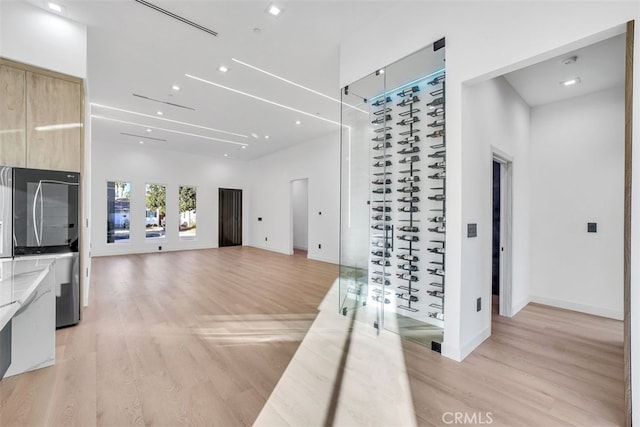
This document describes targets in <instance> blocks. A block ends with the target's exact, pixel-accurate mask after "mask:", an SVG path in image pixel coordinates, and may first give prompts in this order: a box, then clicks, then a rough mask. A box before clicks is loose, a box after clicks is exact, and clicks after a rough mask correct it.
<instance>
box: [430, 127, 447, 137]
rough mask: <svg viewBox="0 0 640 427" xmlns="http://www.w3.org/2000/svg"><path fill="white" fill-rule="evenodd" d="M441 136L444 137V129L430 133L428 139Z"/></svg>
mask: <svg viewBox="0 0 640 427" xmlns="http://www.w3.org/2000/svg"><path fill="white" fill-rule="evenodd" d="M441 136H444V130H442V129H440V130H437V131H435V132H433V133H430V134H429V135H427V138H440V137H441Z"/></svg>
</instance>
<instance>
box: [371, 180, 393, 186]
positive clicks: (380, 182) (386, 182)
mask: <svg viewBox="0 0 640 427" xmlns="http://www.w3.org/2000/svg"><path fill="white" fill-rule="evenodd" d="M371 183H372V184H376V185H382V184H391V180H390V179H389V178H387V179H376V180H375V181H371Z"/></svg>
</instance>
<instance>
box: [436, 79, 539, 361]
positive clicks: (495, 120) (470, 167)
mask: <svg viewBox="0 0 640 427" xmlns="http://www.w3.org/2000/svg"><path fill="white" fill-rule="evenodd" d="M462 104H463V110H462V120H463V127H462V134H463V137H464V138H465V141H467V142H468V145H467V146H466V147H465V150H464V151H463V153H462V156H463V157H462V165H463V166H462V167H463V169H464V170H465V172H467V173H466V174H465V177H464V180H463V183H462V185H463V187H462V223H463V226H464V227H465V229H466V224H469V223H476V224H478V227H477V231H478V236H477V237H472V238H468V237H466V233H465V235H464V237H463V240H462V257H463V259H464V260H465V266H464V269H463V271H462V282H463V283H464V284H473V291H471V292H463V293H462V298H463V299H462V301H461V304H462V318H461V336H462V342H464V343H470V344H467V345H466V346H465V347H463V349H462V357H466V355H467V354H468V353H469V352H470V351H471V350H473V348H475V346H477V345H478V344H479V343H480V342H482V341H483V340H484V339H486V338H487V337H488V336H489V335H490V331H491V272H492V271H491V266H492V258H491V253H492V252H491V247H492V232H493V229H492V221H493V216H492V212H493V211H492V206H493V205H492V188H493V187H492V183H493V152H498V153H499V154H501V155H502V156H505V157H508V159H509V160H510V161H511V162H512V171H513V191H512V193H513V196H512V205H513V208H512V209H513V222H512V232H513V237H512V252H513V260H512V266H513V270H512V271H513V273H512V290H513V291H512V295H513V296H512V311H513V312H514V314H515V312H516V311H517V310H519V309H520V308H522V307H523V306H524V305H525V304H526V303H527V302H528V295H529V237H530V236H529V218H530V213H529V212H530V209H529V205H530V180H529V174H530V166H529V165H530V163H529V154H530V108H529V105H528V104H527V103H525V102H524V100H523V99H522V98H521V97H520V95H518V93H517V92H515V91H514V90H513V88H512V87H511V85H510V84H509V83H508V82H507V81H506V80H505V79H504V78H503V77H498V78H495V79H491V80H489V81H486V82H483V83H480V84H477V85H474V86H469V87H464V88H463V97H462ZM447 176H449V175H447ZM447 273H448V270H447ZM447 276H448V274H447ZM469 287H471V286H469ZM447 291H448V290H447ZM476 298H482V310H481V311H480V312H476ZM448 320H449V317H446V315H445V325H446V322H447V321H448Z"/></svg>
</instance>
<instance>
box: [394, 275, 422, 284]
mask: <svg viewBox="0 0 640 427" xmlns="http://www.w3.org/2000/svg"><path fill="white" fill-rule="evenodd" d="M396 276H397V277H398V279H401V280H408V281H410V282H417V281H418V278H417V277H416V276H412V275H411V274H407V273H397V274H396Z"/></svg>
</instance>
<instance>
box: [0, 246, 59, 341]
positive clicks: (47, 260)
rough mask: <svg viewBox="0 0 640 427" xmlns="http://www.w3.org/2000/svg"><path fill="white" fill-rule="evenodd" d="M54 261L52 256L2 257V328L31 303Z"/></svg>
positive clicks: (0, 283)
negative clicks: (24, 306)
mask: <svg viewBox="0 0 640 427" xmlns="http://www.w3.org/2000/svg"><path fill="white" fill-rule="evenodd" d="M54 262H55V258H51V257H28V258H16V259H11V258H6V259H0V329H2V328H4V327H5V325H6V324H7V323H8V322H9V320H11V319H12V318H13V316H15V314H16V313H17V312H18V310H20V308H21V307H22V306H23V305H25V304H28V303H29V298H30V297H31V296H32V295H33V294H34V292H35V290H36V288H37V287H38V285H39V284H40V283H41V282H42V280H43V279H44V278H45V276H46V275H47V273H48V272H49V268H50V267H51V265H52V264H53V263H54Z"/></svg>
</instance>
